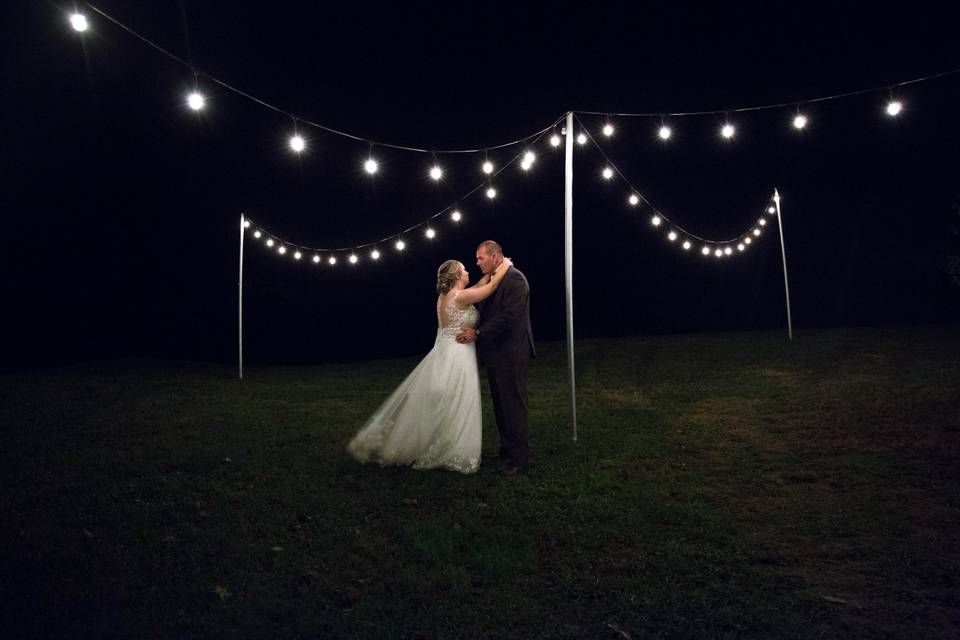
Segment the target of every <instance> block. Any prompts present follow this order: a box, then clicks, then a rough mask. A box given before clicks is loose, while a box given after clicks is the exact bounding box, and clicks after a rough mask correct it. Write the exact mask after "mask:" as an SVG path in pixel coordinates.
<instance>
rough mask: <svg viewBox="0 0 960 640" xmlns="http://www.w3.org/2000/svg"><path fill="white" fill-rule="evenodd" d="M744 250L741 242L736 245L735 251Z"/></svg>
mask: <svg viewBox="0 0 960 640" xmlns="http://www.w3.org/2000/svg"><path fill="white" fill-rule="evenodd" d="M745 248H746V247H745V245H744V244H743V243H742V242H741V243H740V244H738V245H737V251H743V250H744V249H745Z"/></svg>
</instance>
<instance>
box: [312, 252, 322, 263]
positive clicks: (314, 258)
mask: <svg viewBox="0 0 960 640" xmlns="http://www.w3.org/2000/svg"><path fill="white" fill-rule="evenodd" d="M313 261H314V262H320V256H318V255H316V254H314V256H313Z"/></svg>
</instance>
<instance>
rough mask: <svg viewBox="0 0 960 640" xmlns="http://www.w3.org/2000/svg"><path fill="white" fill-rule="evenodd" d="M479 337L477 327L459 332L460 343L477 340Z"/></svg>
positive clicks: (458, 339) (458, 340)
mask: <svg viewBox="0 0 960 640" xmlns="http://www.w3.org/2000/svg"><path fill="white" fill-rule="evenodd" d="M476 339H477V332H476V330H475V329H464V330H463V331H461V332H460V333H458V334H457V342H459V343H460V344H467V343H468V342H475V341H476Z"/></svg>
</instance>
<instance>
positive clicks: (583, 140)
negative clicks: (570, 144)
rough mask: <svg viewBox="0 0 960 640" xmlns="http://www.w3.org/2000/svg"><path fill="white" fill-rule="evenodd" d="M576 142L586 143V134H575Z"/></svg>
mask: <svg viewBox="0 0 960 640" xmlns="http://www.w3.org/2000/svg"><path fill="white" fill-rule="evenodd" d="M577 144H587V136H586V135H585V134H583V133H581V134H579V135H578V136H577Z"/></svg>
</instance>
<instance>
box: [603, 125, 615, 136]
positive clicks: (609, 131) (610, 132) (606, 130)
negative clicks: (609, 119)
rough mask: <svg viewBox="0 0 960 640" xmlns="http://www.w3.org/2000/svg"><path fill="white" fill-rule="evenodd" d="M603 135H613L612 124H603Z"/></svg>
mask: <svg viewBox="0 0 960 640" xmlns="http://www.w3.org/2000/svg"><path fill="white" fill-rule="evenodd" d="M603 135H605V136H607V137H608V138H609V137H610V136H612V135H613V125H612V124H605V125H603Z"/></svg>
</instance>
